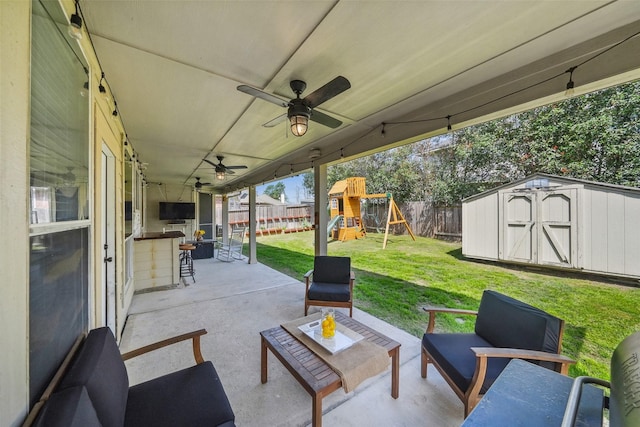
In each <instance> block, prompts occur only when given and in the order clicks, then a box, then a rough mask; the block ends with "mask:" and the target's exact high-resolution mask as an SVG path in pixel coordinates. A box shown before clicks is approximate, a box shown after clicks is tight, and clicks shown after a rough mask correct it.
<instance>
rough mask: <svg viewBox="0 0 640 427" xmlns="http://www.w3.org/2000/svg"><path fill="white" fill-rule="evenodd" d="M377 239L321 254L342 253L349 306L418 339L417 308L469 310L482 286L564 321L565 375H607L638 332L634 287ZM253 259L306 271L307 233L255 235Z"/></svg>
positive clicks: (458, 322) (454, 323)
mask: <svg viewBox="0 0 640 427" xmlns="http://www.w3.org/2000/svg"><path fill="white" fill-rule="evenodd" d="M382 240H383V235H381V234H371V233H370V234H368V235H367V238H366V239H362V240H353V241H349V242H330V243H329V246H328V254H329V255H338V256H350V257H351V260H352V269H353V270H354V271H355V274H356V286H355V291H354V294H355V305H356V307H358V308H359V309H361V310H364V311H366V312H368V313H370V314H372V315H374V316H376V317H378V318H380V319H384V320H386V321H387V322H389V323H391V324H393V325H395V326H397V327H399V328H401V329H404V330H405V331H407V332H409V333H411V334H413V335H415V336H417V337H422V334H423V333H424V328H425V327H426V323H427V315H426V314H425V313H424V312H423V311H422V310H421V309H420V308H421V307H423V306H429V305H431V306H442V307H458V308H468V309H473V310H476V309H477V308H478V304H479V301H480V296H481V294H482V291H483V290H484V289H494V290H496V291H499V292H502V293H505V294H507V295H510V296H512V297H514V298H516V299H519V300H522V301H525V302H527V303H529V304H531V305H533V306H536V307H539V308H541V309H543V310H545V311H547V312H549V313H551V314H554V315H555V316H558V317H560V318H562V319H564V320H565V322H566V325H565V333H564V340H563V354H565V355H567V356H569V357H571V358H573V359H575V360H577V363H576V364H575V365H573V366H572V367H571V369H570V374H571V375H572V376H579V375H589V376H594V377H598V378H604V379H608V378H609V360H610V358H611V354H612V352H613V349H614V348H615V347H616V346H617V345H618V343H619V342H620V341H621V340H622V339H624V338H625V337H626V336H627V335H629V334H631V333H633V332H635V331H638V330H640V289H639V288H635V287H629V286H621V285H617V284H613V283H606V282H603V281H597V280H584V279H581V278H575V277H568V276H569V275H564V276H565V277H563V274H562V273H544V272H540V273H538V272H532V271H528V270H523V269H519V268H509V267H506V266H499V265H494V264H487V263H479V262H474V261H471V260H466V259H464V258H462V250H461V246H460V244H458V243H447V242H442V241H439V240H434V239H428V238H424V237H418V238H417V241H415V242H414V241H412V240H411V238H410V237H409V236H391V237H390V239H389V243H388V245H387V248H386V249H384V250H383V249H382ZM257 252H258V261H259V262H261V263H263V264H265V265H268V266H270V267H272V268H274V269H276V270H279V271H281V272H283V273H285V274H287V275H289V276H291V277H295V278H296V279H299V280H303V278H302V276H303V275H304V273H306V272H307V271H308V270H309V269H311V268H312V267H313V254H314V249H313V232H305V233H297V234H282V235H277V236H266V237H259V238H258V246H257ZM437 328H438V329H439V330H441V331H471V330H473V318H466V319H465V318H464V317H459V316H458V317H454V316H450V317H441V318H440V321H439V323H438V324H437Z"/></svg>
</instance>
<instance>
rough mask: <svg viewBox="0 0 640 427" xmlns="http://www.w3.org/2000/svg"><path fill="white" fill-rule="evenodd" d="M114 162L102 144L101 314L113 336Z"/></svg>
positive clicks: (114, 328) (114, 320)
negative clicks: (102, 254) (102, 252)
mask: <svg viewBox="0 0 640 427" xmlns="http://www.w3.org/2000/svg"><path fill="white" fill-rule="evenodd" d="M115 176H116V162H115V158H114V155H113V153H112V152H111V150H110V149H109V147H107V145H106V144H104V143H103V144H102V187H101V189H102V215H101V218H102V221H101V222H102V224H101V230H102V249H103V251H104V256H103V263H104V265H103V275H102V289H103V292H102V295H104V297H103V301H102V313H103V319H102V321H103V323H102V324H103V325H106V326H108V327H109V328H110V329H111V331H112V332H113V334H114V335H115V336H117V333H116V282H115V278H116V263H115V261H114V260H115V248H116V229H115V214H116V207H115V206H116V204H115V202H116V179H115Z"/></svg>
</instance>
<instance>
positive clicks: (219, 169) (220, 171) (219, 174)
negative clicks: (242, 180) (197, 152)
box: [202, 156, 247, 180]
mask: <svg viewBox="0 0 640 427" xmlns="http://www.w3.org/2000/svg"><path fill="white" fill-rule="evenodd" d="M216 158H217V159H218V164H215V163H213V162H212V161H210V160H207V159H202V160H204V161H205V162H207V163H209V164H210V165H211V166H213V167H214V168H215V169H216V178H217V179H220V180H222V179H224V175H225V174H226V173H228V174H229V175H233V174H234V173H235V172H234V171H233V169H246V168H247V167H246V166H245V165H237V166H225V165H223V164H222V160H224V156H216Z"/></svg>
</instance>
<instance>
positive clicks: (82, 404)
mask: <svg viewBox="0 0 640 427" xmlns="http://www.w3.org/2000/svg"><path fill="white" fill-rule="evenodd" d="M34 426H35V427H94V426H95V427H100V426H101V424H100V421H98V416H97V415H96V411H95V409H94V408H93V404H92V403H91V399H89V395H88V394H87V389H86V388H85V387H83V386H77V387H71V388H67V389H65V390H60V391H57V392H55V393H53V394H52V395H51V397H49V399H48V400H47V402H46V403H45V404H44V406H43V407H42V409H41V411H40V414H39V415H38V418H37V419H36V422H35V424H34Z"/></svg>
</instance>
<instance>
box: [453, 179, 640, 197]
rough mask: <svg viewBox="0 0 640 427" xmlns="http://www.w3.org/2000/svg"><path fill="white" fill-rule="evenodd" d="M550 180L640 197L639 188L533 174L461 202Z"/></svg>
mask: <svg viewBox="0 0 640 427" xmlns="http://www.w3.org/2000/svg"><path fill="white" fill-rule="evenodd" d="M544 178H547V179H552V180H554V181H560V182H562V183H566V184H584V185H589V186H594V187H602V188H608V189H612V190H613V189H615V190H623V191H629V192H633V193H637V194H639V195H640V188H638V187H628V186H625V185H617V184H609V183H606V182H598V181H589V180H586V179H580V178H571V177H567V176H559V175H552V174H547V173H534V174H532V175H529V176H526V177H524V178H521V179H518V180H515V181H511V182H507V183H505V184H502V185H499V186H497V187H494V188H491V189H489V190H486V191H483V192H482V193H478V194H474V195H473V196H469V197H467V198H466V199H464V200H463V202H467V201H471V200H475V199H479V198H481V197H484V196H486V195H488V194H491V193H495V192H496V191H500V190H502V189H505V188H509V187H515V186H518V185H520V184H523V183H525V182H527V181H531V180H533V179H544Z"/></svg>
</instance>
